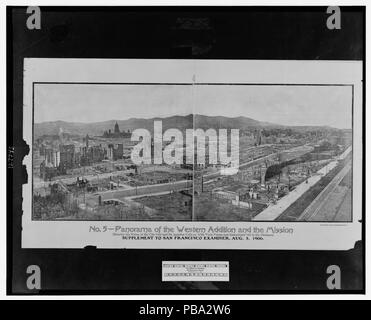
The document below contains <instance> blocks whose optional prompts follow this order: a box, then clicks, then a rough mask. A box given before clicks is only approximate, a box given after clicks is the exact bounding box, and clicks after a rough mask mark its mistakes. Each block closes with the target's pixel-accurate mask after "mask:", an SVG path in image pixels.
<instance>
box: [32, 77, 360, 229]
mask: <svg viewBox="0 0 371 320" xmlns="http://www.w3.org/2000/svg"><path fill="white" fill-rule="evenodd" d="M34 86H35V87H34V105H33V118H34V123H33V126H34V128H33V146H32V162H33V210H32V219H33V220H135V221H140V220H142V221H151V220H152V221H154V220H165V221H174V220H176V221H303V222H315V221H320V222H331V221H335V222H339V221H342V222H351V221H352V117H353V115H352V87H351V86H332V85H310V86H307V85H243V84H233V85H228V84H223V85H213V84H208V85H202V84H199V85H197V84H196V85H188V84H184V85H171V84H160V85H159V84H153V85H151V84H143V85H140V84H139V85H138V84H133V85H130V84H85V83H81V84H78V83H73V84H72V83H71V84H65V83H64V84H62V83H61V84H58V83H53V84H47V83H42V84H41V83H40V84H35V85H34Z"/></svg>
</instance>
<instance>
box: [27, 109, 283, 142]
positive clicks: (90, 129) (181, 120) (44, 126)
mask: <svg viewBox="0 0 371 320" xmlns="http://www.w3.org/2000/svg"><path fill="white" fill-rule="evenodd" d="M154 120H162V127H163V130H167V129H169V128H177V129H180V130H181V131H184V130H185V129H191V128H193V123H194V128H196V129H197V128H201V129H204V130H206V129H209V128H213V129H219V128H225V129H244V128H265V127H276V128H279V127H285V126H282V125H277V124H272V123H268V122H261V121H258V120H254V119H251V118H247V117H235V118H229V117H222V116H215V117H211V116H205V115H198V114H195V115H192V114H189V115H187V116H171V117H165V118H151V119H139V118H131V119H128V120H108V121H102V122H94V123H81V122H66V121H52V122H42V123H36V124H35V127H34V134H35V137H36V138H37V137H40V136H43V135H57V134H60V133H61V132H64V133H69V134H70V135H86V134H89V135H90V136H101V135H102V134H103V132H104V131H105V130H107V131H108V130H109V129H111V131H113V127H114V125H115V123H116V121H117V123H118V125H119V127H120V130H121V131H123V130H124V131H127V130H130V131H133V130H134V129H138V128H143V129H147V130H149V131H151V132H152V131H153V121H154Z"/></svg>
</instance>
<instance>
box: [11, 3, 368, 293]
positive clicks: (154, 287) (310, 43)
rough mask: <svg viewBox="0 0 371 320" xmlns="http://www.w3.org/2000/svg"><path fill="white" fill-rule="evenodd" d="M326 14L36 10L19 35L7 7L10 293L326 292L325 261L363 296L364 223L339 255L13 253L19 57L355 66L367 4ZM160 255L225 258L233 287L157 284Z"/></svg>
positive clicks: (17, 245) (19, 152)
mask: <svg viewBox="0 0 371 320" xmlns="http://www.w3.org/2000/svg"><path fill="white" fill-rule="evenodd" d="M328 16H329V15H328V14H327V13H326V7H223V8H221V7H197V8H196V7H176V8H175V7H153V8H148V7H141V8H140V7H111V8H110V7H41V30H28V29H27V27H26V19H27V17H28V15H27V14H26V7H8V8H7V145H8V169H7V192H8V194H7V200H8V203H7V240H8V241H7V246H8V251H7V254H8V256H7V257H8V259H7V260H8V268H7V281H8V282H7V291H8V294H35V293H36V294H98V293H100V294H102V293H110V294H132V293H139V294H149V293H159V294H165V293H175V294H176V293H178V294H189V293H215V294H217V293H285V292H287V293H319V292H320V293H334V291H332V290H328V289H327V286H326V280H327V277H328V276H329V275H328V274H326V269H327V267H328V266H329V265H338V266H339V267H340V268H341V271H342V273H341V280H342V281H341V282H342V290H337V291H336V293H340V292H341V293H347V292H352V293H364V283H365V268H364V253H365V250H364V242H363V241H364V239H365V234H364V222H365V219H363V237H362V239H363V241H360V242H358V243H357V244H355V247H354V249H353V250H350V251H346V252H344V251H272V250H269V251H256V250H103V249H99V250H97V249H95V248H85V249H73V250H72V249H69V250H63V249H56V250H50V249H48V250H44V249H37V250H32V249H21V218H22V184H23V183H25V182H26V181H27V172H26V170H25V168H24V167H22V159H23V157H24V155H25V154H27V153H28V152H29V146H27V145H26V144H25V142H24V141H23V139H22V121H23V119H22V105H23V59H24V58H25V57H43V58H145V59H151V58H156V59H283V60H292V59H293V60H315V59H320V60H363V61H364V59H365V8H364V7H341V29H340V30H329V29H327V27H326V20H327V18H328ZM363 79H365V78H364V77H363ZM363 96H364V98H365V93H363ZM363 103H364V106H365V99H364V101H363ZM363 111H364V112H365V107H363ZM364 125H365V124H364V123H363V129H364ZM364 164H365V162H363V168H364ZM364 187H365V184H364V181H363V190H364ZM363 198H364V197H363ZM362 207H363V211H364V208H365V206H364V199H363V205H362ZM363 217H364V213H363ZM162 260H196V261H197V260H206V261H210V260H214V261H215V260H222V261H229V262H230V282H228V283H221V282H215V283H210V282H207V283H194V282H191V283H187V282H182V283H180V282H178V283H163V282H162V281H161V262H162ZM29 265H38V266H40V269H41V287H42V290H40V291H30V290H28V289H27V287H26V278H27V276H28V275H27V274H26V269H27V266H29Z"/></svg>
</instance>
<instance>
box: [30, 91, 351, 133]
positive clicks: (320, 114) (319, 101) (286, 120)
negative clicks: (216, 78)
mask: <svg viewBox="0 0 371 320" xmlns="http://www.w3.org/2000/svg"><path fill="white" fill-rule="evenodd" d="M351 108H352V92H351V87H334V86H322V87H321V86H264V85H259V86H255V85H254V86H251V85H249V86H246V85H245V86H243V85H241V86H240V85H238V86H237V85H233V86H231V85H223V86H220V85H219V86H215V85H208V86H195V87H194V89H192V86H179V85H177V86H175V85H157V86H156V85H146V86H144V85H86V84H83V85H81V84H39V85H36V86H35V109H34V117H35V122H37V123H39V122H44V121H56V120H63V121H69V122H99V121H105V120H125V119H129V118H134V117H135V118H152V117H166V116H172V115H187V114H190V113H192V112H193V111H194V112H195V113H198V114H204V115H209V116H217V115H218V116H227V117H238V116H245V117H249V118H253V119H255V120H260V121H268V122H272V123H276V124H283V125H329V126H332V127H336V128H351V121H352V114H351V112H352V109H351Z"/></svg>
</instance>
